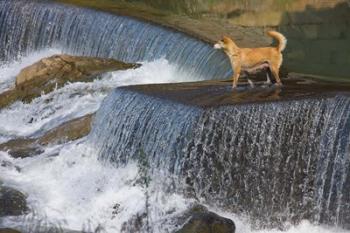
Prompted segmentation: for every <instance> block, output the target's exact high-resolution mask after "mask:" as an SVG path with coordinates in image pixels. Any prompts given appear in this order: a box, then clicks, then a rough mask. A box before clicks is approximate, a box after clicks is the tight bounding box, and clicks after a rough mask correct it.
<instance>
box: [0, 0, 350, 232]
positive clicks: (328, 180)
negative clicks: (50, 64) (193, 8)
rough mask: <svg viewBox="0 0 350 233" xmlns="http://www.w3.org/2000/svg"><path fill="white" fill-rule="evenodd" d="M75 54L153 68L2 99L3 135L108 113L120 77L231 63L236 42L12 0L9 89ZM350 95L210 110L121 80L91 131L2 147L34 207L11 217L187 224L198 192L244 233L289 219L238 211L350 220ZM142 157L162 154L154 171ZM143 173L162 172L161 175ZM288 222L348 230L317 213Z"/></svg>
mask: <svg viewBox="0 0 350 233" xmlns="http://www.w3.org/2000/svg"><path fill="white" fill-rule="evenodd" d="M63 52H65V53H70V54H77V55H86V56H98V57H111V58H115V59H119V60H123V61H126V62H141V63H142V64H143V66H142V67H141V68H138V69H135V70H127V71H118V72H112V73H108V74H106V75H105V76H104V77H103V78H102V79H100V80H95V81H94V82H92V83H72V84H68V85H66V86H65V87H63V88H61V89H58V90H55V91H53V92H52V93H48V94H46V95H43V96H41V97H38V98H36V99H34V100H33V102H31V103H29V104H25V103H21V102H16V103H14V104H12V105H11V106H9V107H8V108H6V109H1V110H0V142H4V141H7V140H9V139H12V138H18V137H22V136H36V135H40V134H41V133H43V132H47V131H48V130H49V129H52V128H53V127H55V126H58V125H60V124H61V123H62V122H65V121H67V120H69V119H73V118H76V117H80V116H83V115H85V114H89V113H92V112H95V111H96V110H97V109H99V107H100V104H101V102H102V100H103V99H104V97H105V96H106V95H107V93H108V92H110V91H111V90H112V89H113V88H116V87H118V86H124V85H132V84H140V83H161V82H179V81H193V80H204V79H220V78H227V77H228V76H229V75H230V72H231V71H230V67H229V64H228V61H227V59H226V58H225V57H224V55H223V54H222V53H218V52H217V51H215V50H213V49H212V48H211V46H209V45H207V44H205V43H202V42H199V41H197V40H195V39H193V38H191V37H189V36H186V35H185V34H183V33H179V32H176V31H173V30H170V29H165V28H162V27H158V26H156V25H153V24H149V23H145V22H141V21H138V20H135V19H132V18H128V17H120V16H116V15H111V14H106V13H101V12H97V11H93V10H87V9H81V8H75V7H70V6H66V5H60V4H55V3H51V2H47V1H46V2H44V1H24V0H3V1H0V60H1V68H0V75H1V77H0V91H1V92H3V91H4V90H6V89H8V88H10V87H11V86H13V85H14V78H15V76H16V75H17V74H18V72H19V71H20V69H21V68H23V67H25V66H27V65H29V64H31V63H34V62H35V61H37V60H38V59H40V58H42V57H46V56H49V55H52V54H56V53H63ZM213 67H215V69H214V68H213ZM349 106H350V105H349V100H348V97H346V96H338V97H336V98H325V99H320V100H305V101H298V102H297V101H290V102H284V103H269V104H257V105H250V106H237V107H220V108H216V109H215V108H206V109H203V108H200V107H194V106H187V105H184V104H178V103H177V104H175V103H173V102H170V101H165V100H161V99H159V98H155V97H149V96H146V95H142V94H138V93H135V92H131V91H129V90H128V89H127V88H119V89H117V90H115V91H113V93H112V94H110V95H109V97H108V98H106V99H105V100H104V102H103V104H102V107H101V108H100V109H99V111H98V113H97V115H96V117H95V121H94V125H93V131H92V133H91V134H90V135H89V136H88V137H86V138H83V139H80V140H78V141H74V142H70V143H66V144H63V145H58V146H47V147H45V148H44V152H43V153H42V154H40V155H37V156H35V157H31V158H25V159H14V158H12V157H11V156H10V155H9V154H8V153H7V152H0V164H6V166H2V165H1V166H0V179H1V180H0V183H1V182H2V183H3V184H4V185H7V186H11V187H14V188H16V189H18V190H20V191H23V192H24V193H26V194H27V195H28V198H27V201H28V204H29V206H30V209H31V212H30V213H29V214H28V215H25V216H19V217H6V218H0V227H17V228H19V229H22V230H23V231H24V232H35V233H37V232H52V231H55V232H61V230H60V229H62V228H63V229H72V230H82V229H83V230H85V231H86V232H93V231H95V232H104V231H105V232H136V231H139V232H147V231H148V232H150V231H151V232H155V233H157V232H159V233H163V232H174V230H175V229H177V227H178V226H176V224H175V223H174V219H176V217H178V216H179V215H181V214H182V213H183V211H185V210H186V209H188V207H189V206H190V205H191V204H192V203H193V202H198V201H202V203H205V204H208V206H209V207H210V208H211V209H213V210H215V211H217V212H220V213H221V214H222V215H224V216H227V217H230V218H233V219H234V221H235V223H236V225H237V233H251V232H258V233H272V232H273V233H276V232H277V233H279V232H281V231H279V230H258V231H255V230H251V227H250V226H251V224H249V223H247V222H245V218H244V217H242V215H239V216H237V215H232V214H231V213H232V212H235V213H239V214H242V213H243V214H248V217H250V218H252V219H257V220H259V221H266V222H267V223H266V225H271V223H275V222H286V221H298V220H300V219H303V218H306V219H309V220H311V221H313V222H316V223H317V222H322V223H327V224H331V225H340V226H344V227H349V226H348V222H350V220H349V216H350V213H349V209H350V207H349V203H350V200H349V199H350V197H349V195H348V193H347V192H346V191H347V190H349V188H350V187H349V185H350V184H349V183H350V182H349V179H350V178H349V156H348V143H347V142H348V141H349V140H348V139H349V138H348V137H349V134H350V133H349V131H348V129H349V125H348V124H349V120H348V119H349V118H348V114H349V113H348V112H349V109H348V108H349ZM219 121H220V122H221V124H218V122H219ZM308 142H312V143H308ZM140 158H143V159H145V160H146V161H147V162H148V163H149V167H147V168H148V169H146V171H144V172H140V170H142V169H144V168H140ZM141 164H142V161H141ZM143 176H149V178H150V179H151V181H150V184H149V186H147V187H145V185H144V184H143V183H142V179H143V178H144V177H143ZM159 177H161V179H159ZM288 177H290V179H288ZM287 181H288V182H287ZM300 203H302V205H301V204H300ZM227 206H229V208H223V207H227ZM223 211H224V212H223ZM263 214H265V216H263ZM249 215H250V216H249ZM140 221H141V222H143V223H148V224H143V226H141V227H140V226H138V225H139V224H138V223H137V222H140ZM260 223H261V222H260ZM263 225H264V224H263ZM137 227H138V228H140V229H136V228H137ZM287 232H288V233H310V232H312V233H316V232H317V233H320V232H321V233H339V232H346V233H348V231H345V230H344V231H343V230H340V229H335V228H334V229H333V228H329V227H323V226H314V225H311V224H310V223H309V222H302V223H301V224H300V225H298V226H292V227H291V228H290V229H289V230H288V231H287Z"/></svg>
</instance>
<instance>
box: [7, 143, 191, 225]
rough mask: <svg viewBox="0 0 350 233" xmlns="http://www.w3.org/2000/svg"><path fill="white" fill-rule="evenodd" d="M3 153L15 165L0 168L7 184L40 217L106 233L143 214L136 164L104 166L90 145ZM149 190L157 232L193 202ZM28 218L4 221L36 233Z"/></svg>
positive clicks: (154, 187)
mask: <svg viewBox="0 0 350 233" xmlns="http://www.w3.org/2000/svg"><path fill="white" fill-rule="evenodd" d="M83 140H84V139H83ZM0 153H1V154H0V155H1V158H2V160H3V161H6V162H7V163H12V164H15V165H16V166H17V169H16V168H15V167H12V168H11V167H8V168H4V167H0V171H1V174H2V177H5V178H4V180H3V181H4V183H5V185H11V186H12V187H15V188H17V189H19V190H22V191H23V192H25V193H27V194H28V203H29V205H30V206H31V208H32V210H34V211H35V212H36V214H37V215H36V216H35V217H36V218H38V219H40V218H41V216H44V218H45V219H49V220H50V221H51V222H52V223H53V224H56V225H57V226H60V227H63V228H68V229H73V230H81V229H84V228H85V230H87V228H89V230H91V229H96V228H97V227H98V226H99V225H100V226H103V228H104V229H105V230H106V231H107V232H120V230H121V227H122V224H123V223H124V222H127V221H128V220H129V219H131V218H132V217H134V216H136V215H142V214H143V213H144V211H145V205H146V195H145V193H146V192H145V190H146V189H145V187H143V186H142V185H140V184H138V179H140V176H139V173H138V167H137V165H136V164H129V165H128V166H126V167H124V168H114V167H112V166H109V165H106V164H104V165H103V164H101V163H100V162H99V161H98V160H97V159H96V151H95V149H94V148H93V147H92V146H90V144H89V143H88V142H85V141H82V140H81V141H79V142H74V143H71V144H66V145H63V146H56V147H52V148H47V149H46V151H45V153H43V154H42V155H40V156H37V157H35V158H27V159H12V158H11V157H10V156H8V155H7V154H6V153H5V152H0ZM18 168H19V169H20V171H18ZM147 190H148V192H149V196H150V198H149V206H150V208H149V211H150V218H153V219H149V220H150V221H152V225H153V227H154V228H155V229H157V228H162V229H164V227H165V228H166V221H165V220H166V219H167V218H170V217H171V216H175V215H176V214H177V213H179V212H181V211H184V210H185V209H186V207H187V206H188V204H189V203H190V201H189V200H185V199H184V198H182V197H180V196H178V195H176V194H166V193H164V192H163V191H162V190H159V189H157V185H153V186H152V183H151V185H150V187H149V188H148V189H147ZM116 206H117V207H116ZM25 219H26V218H22V217H19V218H18V217H16V218H7V219H6V222H7V224H9V225H15V226H16V225H17V226H19V225H18V223H20V225H22V226H23V224H24V225H25V228H26V229H33V227H34V226H35V224H33V223H32V222H27V223H26V220H25ZM157 224H159V226H157ZM168 227H170V226H168ZM159 232H161V231H159Z"/></svg>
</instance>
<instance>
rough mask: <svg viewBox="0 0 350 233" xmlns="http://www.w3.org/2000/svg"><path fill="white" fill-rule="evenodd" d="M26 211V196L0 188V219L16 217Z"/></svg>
mask: <svg viewBox="0 0 350 233" xmlns="http://www.w3.org/2000/svg"><path fill="white" fill-rule="evenodd" d="M27 211H28V207H27V203H26V196H25V195H24V194H23V193H21V192H20V191H17V190H15V189H13V188H10V187H6V186H2V185H1V186H0V217H4V216H18V215H22V214H25V213H26V212H27Z"/></svg>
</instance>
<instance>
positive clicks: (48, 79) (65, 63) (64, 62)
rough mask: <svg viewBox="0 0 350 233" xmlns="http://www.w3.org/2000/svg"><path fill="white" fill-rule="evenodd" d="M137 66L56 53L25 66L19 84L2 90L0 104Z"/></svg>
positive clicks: (25, 98) (17, 80)
mask: <svg viewBox="0 0 350 233" xmlns="http://www.w3.org/2000/svg"><path fill="white" fill-rule="evenodd" d="M137 67H139V65H138V64H128V63H124V62H120V61H117V60H114V59H103V58H93V57H79V56H70V55H64V54H63V55H54V56H51V57H48V58H44V59H41V60H40V61H38V62H36V63H34V64H32V65H31V66H28V67H26V68H24V69H23V70H22V71H21V72H20V74H19V75H18V76H17V78H16V87H15V88H14V89H11V90H8V91H6V92H4V93H1V94H0V108H1V107H5V106H7V105H9V104H11V103H13V102H15V101H17V100H20V101H24V102H30V101H31V100H32V99H33V98H35V97H38V96H40V95H42V94H43V93H49V92H51V91H53V90H54V89H56V88H60V87H62V86H64V85H65V84H66V83H68V82H82V81H83V82H88V81H92V80H93V79H95V78H99V77H100V76H101V75H102V74H103V73H106V72H109V71H116V70H126V69H132V68H137Z"/></svg>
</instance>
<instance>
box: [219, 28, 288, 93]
mask: <svg viewBox="0 0 350 233" xmlns="http://www.w3.org/2000/svg"><path fill="white" fill-rule="evenodd" d="M267 35H269V36H271V37H272V38H274V39H276V40H277V41H278V45H277V47H262V48H239V47H238V46H237V45H236V44H235V42H234V41H233V40H232V39H231V38H229V37H227V36H224V37H223V39H222V40H220V41H218V42H217V43H216V44H215V45H214V48H215V49H223V50H224V52H225V53H226V55H227V56H228V57H229V59H230V61H231V65H232V68H233V71H234V75H233V84H232V88H233V89H235V88H236V87H237V82H238V79H239V76H240V73H241V71H245V72H253V71H256V70H259V69H264V68H269V69H270V71H271V73H272V75H273V76H274V78H275V79H276V85H279V86H281V85H282V82H281V79H280V77H279V70H280V67H281V65H282V62H283V56H282V51H283V50H284V49H285V48H286V46H287V39H286V37H285V36H283V35H282V34H281V33H279V32H276V31H268V32H267Z"/></svg>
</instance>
